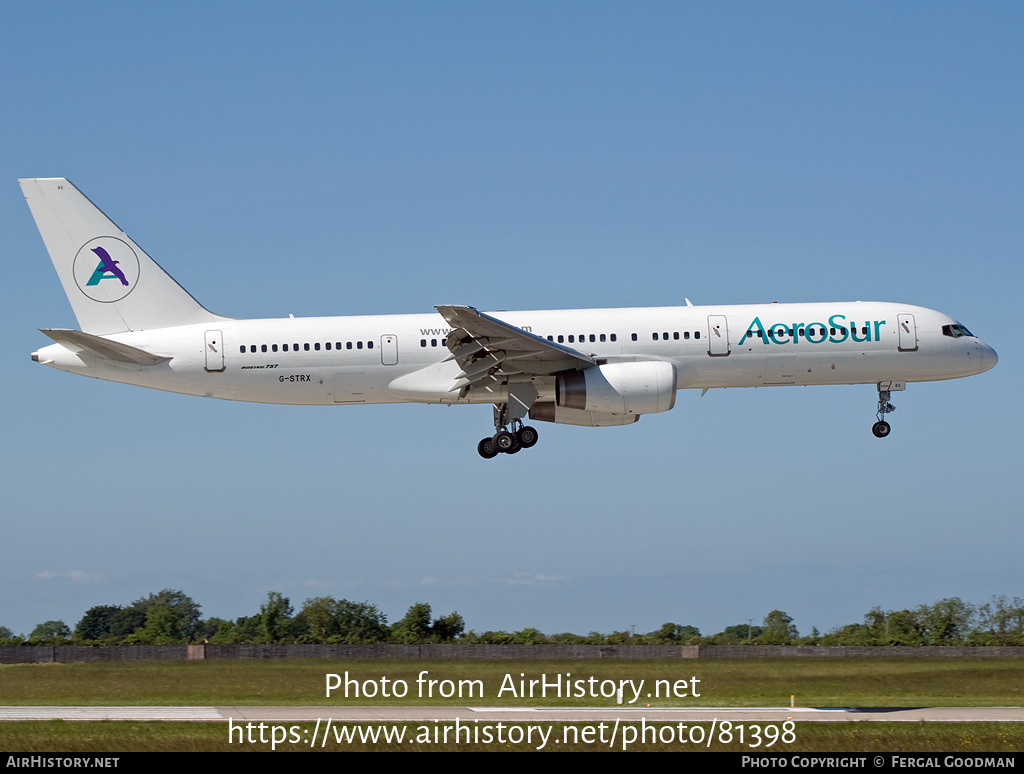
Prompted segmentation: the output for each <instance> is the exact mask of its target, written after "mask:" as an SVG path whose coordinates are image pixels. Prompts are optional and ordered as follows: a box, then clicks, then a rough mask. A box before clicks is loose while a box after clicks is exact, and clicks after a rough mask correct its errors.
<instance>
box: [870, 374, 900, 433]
mask: <svg viewBox="0 0 1024 774" xmlns="http://www.w3.org/2000/svg"><path fill="white" fill-rule="evenodd" d="M896 385H897V383H896V382H879V383H878V411H877V412H876V413H875V417H876V418H877V419H878V421H877V422H875V424H873V425H872V426H871V432H872V433H874V436H875V438H885V437H886V436H887V435H889V433H890V431H891V430H892V428H891V427H889V423H888V422H886V421H885V419H884V417H885V415H886V414H891V413H892V412H894V411H895V410H896V407H895V406H894V405H892V404H891V403H890V402H889V397H890V390H892V389H900V390H901V389H903V386H902V385H900V386H896Z"/></svg>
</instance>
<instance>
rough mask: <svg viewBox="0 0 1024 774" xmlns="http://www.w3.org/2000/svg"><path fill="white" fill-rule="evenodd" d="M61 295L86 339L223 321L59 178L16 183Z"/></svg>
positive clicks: (73, 188)
mask: <svg viewBox="0 0 1024 774" xmlns="http://www.w3.org/2000/svg"><path fill="white" fill-rule="evenodd" d="M18 182H19V183H20V184H21V190H22V192H23V193H24V194H25V199H26V200H27V201H28V206H29V209H30V210H32V217H33V218H35V221H36V226H37V227H38V228H39V233H40V234H41V235H42V237H43V242H44V243H45V244H46V249H47V250H48V251H49V253H50V258H51V260H52V261H53V265H54V268H56V269H57V276H59V277H60V281H61V284H62V285H64V292H65V293H66V294H67V297H68V300H69V301H70V302H71V308H72V309H73V310H74V312H75V317H77V318H78V324H79V326H81V328H82V330H83V331H85V332H86V333H94V334H99V335H103V334H108V333H121V332H123V331H138V330H146V329H150V328H168V327H172V326H176V325H190V324H192V323H204V322H213V321H217V320H222V319H224V318H222V317H219V316H218V315H215V314H213V313H212V312H209V311H207V310H206V309H204V308H203V307H202V306H201V305H200V304H199V302H198V301H196V300H195V299H194V298H192V296H190V295H189V294H188V292H187V291H186V290H185V289H184V288H182V287H181V285H179V284H178V283H177V282H175V281H174V279H173V278H172V277H171V276H170V275H169V274H167V272H165V271H164V270H163V269H161V268H160V267H159V266H158V265H157V263H156V261H154V260H153V259H152V258H150V257H149V256H148V255H146V253H145V252H144V251H143V250H142V248H141V247H139V246H138V245H137V244H135V242H133V241H132V240H131V239H130V238H129V237H128V235H127V234H125V233H124V232H123V231H122V230H121V229H120V228H118V227H117V225H115V224H114V222H113V221H112V220H110V218H108V217H107V216H106V215H104V214H103V213H102V212H101V211H100V209H99V208H98V207H97V206H96V205H95V204H93V203H92V202H91V201H89V199H88V198H87V197H86V196H85V194H83V193H82V192H81V191H79V190H78V189H77V188H75V186H74V185H72V184H71V183H70V182H68V181H67V180H65V179H64V178H62V177H54V178H39V179H30V180H19V181H18Z"/></svg>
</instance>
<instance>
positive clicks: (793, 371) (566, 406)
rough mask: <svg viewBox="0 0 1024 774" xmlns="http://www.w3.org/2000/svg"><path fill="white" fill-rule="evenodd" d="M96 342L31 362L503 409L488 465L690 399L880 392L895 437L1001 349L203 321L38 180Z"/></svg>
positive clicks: (960, 335)
mask: <svg viewBox="0 0 1024 774" xmlns="http://www.w3.org/2000/svg"><path fill="white" fill-rule="evenodd" d="M20 183H21V187H22V191H23V192H24V194H25V198H26V199H27V200H28V205H29V208H30V209H31V210H32V215H33V217H34V218H35V221H36V225H37V226H38V227H39V232H40V234H41V235H42V237H43V242H44V243H45V244H46V248H47V250H48V251H49V253H50V258H51V259H52V260H53V265H54V267H55V268H56V269H57V275H58V276H59V277H60V281H61V283H62V284H63V285H64V292H65V293H66V294H67V296H68V299H69V300H70V302H71V306H72V308H73V310H74V312H75V316H76V317H77V318H78V323H79V325H80V327H81V330H80V331H75V330H63V329H46V330H43V333H45V334H46V335H47V336H49V337H50V338H51V339H53V341H54V342H56V343H54V344H51V345H49V346H46V347H43V348H41V349H39V350H36V351H35V352H33V353H32V359H33V360H35V361H36V362H39V363H43V364H45V365H49V366H53V367H54V368H59V369H61V370H63V371H69V372H71V373H76V374H83V375H85V376H92V377H95V378H97V379H107V380H110V381H114V382H123V383H125V384H135V385H138V386H140V387H152V388H155V389H158V390H168V391H170V392H179V393H184V394H187V395H201V396H206V397H212V398H221V399H224V400H242V401H252V402H257V403H287V404H299V405H311V404H323V405H332V404H334V405H344V404H353V403H445V404H467V403H490V404H493V407H494V428H495V432H494V434H493V435H489V436H487V437H486V438H484V439H483V440H482V441H480V442H479V444H478V446H477V449H478V451H479V453H480V454H481V456H483V457H487V458H490V457H494V456H496V455H497V454H499V453H506V454H514V453H515V452H518V451H519V450H520V449H525V448H529V447H530V446H533V445H534V444H535V443H536V442H537V430H536V429H535V428H533V427H532V426H529V425H525V424H524V422H523V420H524V419H526V418H527V417H529V418H530V419H532V420H535V421H542V422H558V423H562V424H570V425H582V426H586V427H606V426H611V425H627V424H631V423H633V422H636V421H637V420H638V419H639V418H640V415H642V414H657V413H660V412H663V411H668V410H669V409H671V408H672V407H673V405H675V397H676V390H680V389H701V390H704V391H707V390H710V389H714V388H721V387H762V386H769V385H824V384H873V385H875V387H876V389H877V391H878V406H877V411H876V420H877V421H876V422H875V424H874V426H873V428H872V431H873V432H874V434H875V435H876V436H878V437H879V438H884V437H885V436H887V435H888V434H889V431H890V426H889V423H888V422H887V421H886V420H885V416H886V414H888V413H890V412H891V411H893V410H894V409H893V406H892V403H891V402H890V400H891V393H892V392H893V391H897V390H903V389H904V388H905V386H906V384H907V383H908V382H924V381H936V380H940V379H956V378H959V377H961V376H971V375H973V374H979V373H982V372H983V371H987V370H988V369H990V368H992V367H993V366H994V365H995V364H996V361H997V360H998V358H997V356H996V353H995V351H994V350H993V349H992V348H991V347H990V346H988V344H986V343H985V342H983V341H981V339H979V338H978V337H977V336H975V335H974V334H973V333H971V332H970V331H969V330H967V328H966V327H964V326H963V325H961V324H960V323H959V322H957V321H956V320H954V319H953V318H952V317H950V316H949V315H946V314H942V313H941V312H936V311H934V310H931V309H924V308H922V307H918V306H909V305H907V304H892V303H878V302H870V303H869V302H860V301H855V302H837V303H827V304H777V303H773V304H757V305H746V306H694V305H692V304H690V302H689V301H687V305H686V306H682V307H654V308H633V309H557V310H548V311H535V312H501V313H494V314H485V313H483V312H479V311H477V310H476V309H475V308H473V307H471V306H456V305H441V306H437V307H435V309H436V312H431V313H429V314H408V315H378V316H360V317H314V318H294V317H287V318H275V319H265V320H236V319H233V318H230V317H222V316H220V315H217V314H213V313H212V312H209V311H207V310H206V309H205V308H203V307H202V306H201V305H200V304H199V303H198V302H197V301H196V300H195V299H194V298H193V297H192V296H191V295H189V294H188V293H187V292H186V291H185V290H184V289H183V288H182V287H181V286H180V285H178V284H177V283H176V282H175V281H174V280H173V279H172V278H171V277H170V276H169V275H168V274H167V273H166V272H165V271H164V270H163V269H161V268H160V267H159V266H158V265H157V264H156V262H155V261H153V259H152V258H150V257H149V256H148V255H147V254H146V253H145V252H144V251H143V250H142V248H140V247H139V246H138V245H137V244H136V243H135V242H134V241H132V239H131V238H129V237H128V235H127V234H125V233H124V232H123V231H122V230H121V229H120V228H118V227H117V226H116V225H115V224H114V223H113V221H111V220H110V219H109V218H108V217H107V216H106V215H104V214H103V213H102V212H101V211H100V210H99V209H98V208H97V207H96V206H95V205H94V204H93V203H92V202H90V201H89V199H88V198H86V197H85V195H83V194H82V192H81V191H79V190H78V189H77V188H75V186H74V185H72V184H71V183H70V182H68V181H67V180H65V179H64V178H44V179H30V180H21V181H20Z"/></svg>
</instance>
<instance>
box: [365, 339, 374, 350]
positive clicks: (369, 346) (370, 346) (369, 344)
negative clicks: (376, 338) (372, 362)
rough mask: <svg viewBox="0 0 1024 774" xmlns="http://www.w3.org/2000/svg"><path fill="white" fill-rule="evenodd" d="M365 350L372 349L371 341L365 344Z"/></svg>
mask: <svg viewBox="0 0 1024 774" xmlns="http://www.w3.org/2000/svg"><path fill="white" fill-rule="evenodd" d="M366 348H367V349H373V342H372V341H368V342H366Z"/></svg>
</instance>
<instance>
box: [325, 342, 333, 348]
mask: <svg viewBox="0 0 1024 774" xmlns="http://www.w3.org/2000/svg"><path fill="white" fill-rule="evenodd" d="M330 348H331V342H329V341H328V342H327V343H326V344H324V349H330Z"/></svg>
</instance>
